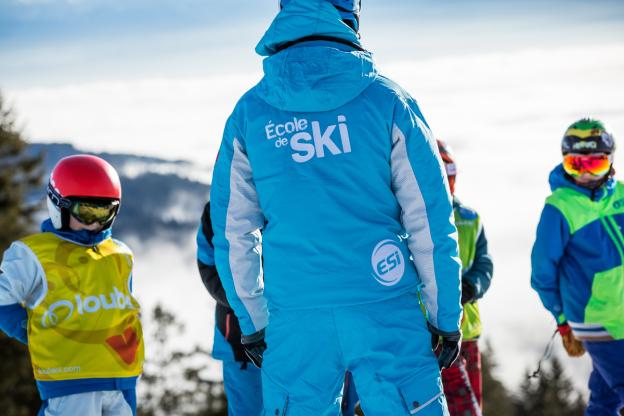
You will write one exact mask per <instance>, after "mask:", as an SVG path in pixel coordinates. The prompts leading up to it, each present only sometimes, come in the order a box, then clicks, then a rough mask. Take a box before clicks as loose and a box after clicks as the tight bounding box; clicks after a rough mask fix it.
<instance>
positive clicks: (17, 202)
mask: <svg viewBox="0 0 624 416" xmlns="http://www.w3.org/2000/svg"><path fill="white" fill-rule="evenodd" d="M27 147H28V143H27V142H26V141H25V140H24V138H23V137H22V133H21V132H20V131H19V130H18V129H17V128H16V126H15V117H14V115H13V111H12V110H11V109H10V108H8V107H7V106H6V104H5V102H4V99H3V98H2V94H0V214H1V215H0V250H2V251H4V250H5V249H6V248H7V247H8V246H9V244H11V242H12V241H14V240H15V239H17V238H19V237H23V236H24V235H25V234H27V233H28V232H30V231H32V226H33V217H32V216H33V214H34V212H35V211H36V210H37V209H38V208H39V207H38V206H37V205H36V204H29V203H28V202H27V200H26V198H27V195H28V194H29V193H31V192H32V191H33V190H34V189H36V188H37V187H38V186H39V185H40V183H41V176H42V172H41V162H42V158H41V156H34V157H30V156H27V155H26V154H25V152H26V149H27Z"/></svg>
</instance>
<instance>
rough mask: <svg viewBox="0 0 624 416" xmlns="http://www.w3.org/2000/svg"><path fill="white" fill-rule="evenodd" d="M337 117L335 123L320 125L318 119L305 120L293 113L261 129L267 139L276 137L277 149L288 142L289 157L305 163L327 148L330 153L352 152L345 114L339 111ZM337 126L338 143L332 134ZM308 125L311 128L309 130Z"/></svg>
mask: <svg viewBox="0 0 624 416" xmlns="http://www.w3.org/2000/svg"><path fill="white" fill-rule="evenodd" d="M337 121H338V123H337V124H332V125H329V126H327V127H326V128H325V129H322V128H321V124H320V123H319V122H318V121H311V122H308V120H306V119H298V118H296V117H295V118H293V119H292V120H291V121H288V122H286V123H284V124H274V123H273V122H272V121H269V122H268V123H267V124H266V125H265V126H264V132H265V134H266V138H267V140H275V142H274V143H275V147H277V148H278V149H279V148H285V147H287V146H289V145H290V149H291V150H292V151H293V153H292V154H291V157H292V159H293V160H294V161H295V162H297V163H305V162H307V161H309V160H311V159H312V158H314V157H316V158H319V159H322V158H324V157H325V154H326V153H325V152H326V151H327V152H329V153H331V154H332V155H339V154H342V153H351V141H350V139H349V129H348V127H347V124H346V122H347V118H346V117H345V116H343V115H339V116H338V119H337ZM336 127H337V128H338V133H339V135H340V141H339V142H338V143H337V142H336V141H334V140H335V139H334V138H333V137H332V135H333V134H334V132H335V130H336ZM310 128H311V130H312V131H311V132H310V131H308V130H310ZM287 135H290V138H288V137H286V136H287ZM339 145H340V146H339Z"/></svg>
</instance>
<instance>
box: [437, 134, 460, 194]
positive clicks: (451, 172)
mask: <svg viewBox="0 0 624 416" xmlns="http://www.w3.org/2000/svg"><path fill="white" fill-rule="evenodd" d="M436 141H437V142H438V150H439V151H440V156H441V157H442V161H443V162H444V167H445V169H446V176H447V177H448V181H449V188H451V194H454V193H455V177H456V176H457V166H456V165H455V156H454V155H453V151H452V150H451V147H450V146H449V145H448V144H446V143H445V142H443V141H442V140H436Z"/></svg>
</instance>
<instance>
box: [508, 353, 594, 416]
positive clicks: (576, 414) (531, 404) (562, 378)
mask: <svg viewBox="0 0 624 416" xmlns="http://www.w3.org/2000/svg"><path fill="white" fill-rule="evenodd" d="M549 364H550V365H549V366H547V367H546V368H544V369H543V371H542V372H541V374H540V375H539V378H538V379H537V381H534V380H533V379H530V378H529V372H528V371H527V373H526V375H527V378H526V380H525V381H524V382H523V383H522V386H521V387H520V390H521V395H520V398H519V400H518V402H517V410H518V411H517V415H518V416H529V415H543V416H564V415H565V416H582V415H583V414H584V409H585V405H584V403H583V400H582V398H581V395H580V394H579V392H577V391H576V390H575V389H574V386H573V385H572V382H571V381H570V379H569V378H568V377H567V376H566V375H565V373H564V371H563V367H562V366H561V362H560V361H559V360H558V359H557V358H556V357H552V358H551V359H550V360H549Z"/></svg>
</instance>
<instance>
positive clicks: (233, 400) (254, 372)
mask: <svg viewBox="0 0 624 416" xmlns="http://www.w3.org/2000/svg"><path fill="white" fill-rule="evenodd" d="M212 356H213V358H214V359H216V360H221V361H223V388H224V389H225V396H226V397H227V401H228V416H261V415H262V377H261V374H260V370H259V369H258V368H256V367H254V365H253V364H251V363H241V362H239V361H235V360H234V353H233V352H232V347H231V346H230V344H229V343H228V342H227V340H226V339H225V337H224V336H223V335H222V334H221V332H220V331H219V329H218V328H217V327H216V325H215V329H214V343H213V346H212Z"/></svg>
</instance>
